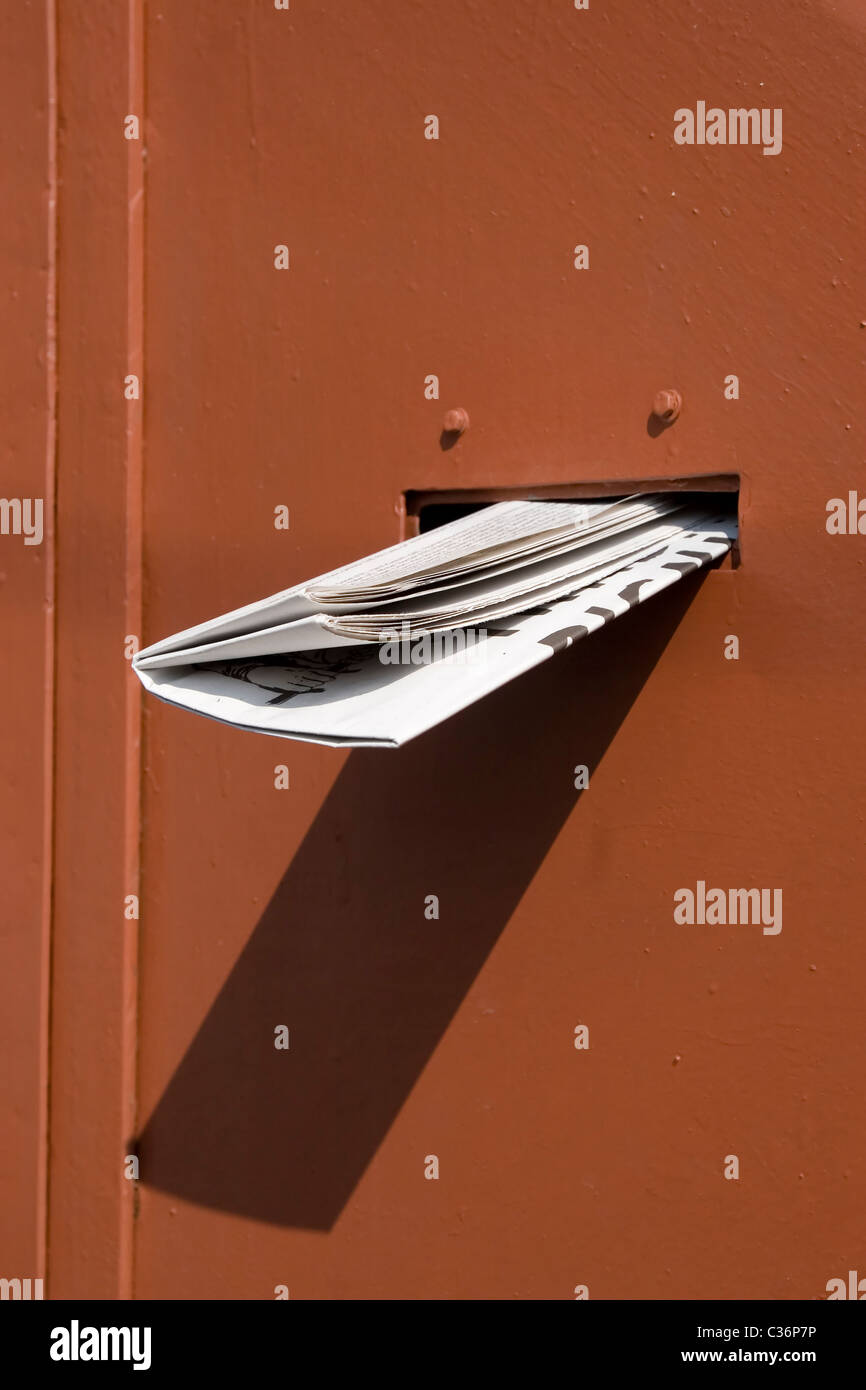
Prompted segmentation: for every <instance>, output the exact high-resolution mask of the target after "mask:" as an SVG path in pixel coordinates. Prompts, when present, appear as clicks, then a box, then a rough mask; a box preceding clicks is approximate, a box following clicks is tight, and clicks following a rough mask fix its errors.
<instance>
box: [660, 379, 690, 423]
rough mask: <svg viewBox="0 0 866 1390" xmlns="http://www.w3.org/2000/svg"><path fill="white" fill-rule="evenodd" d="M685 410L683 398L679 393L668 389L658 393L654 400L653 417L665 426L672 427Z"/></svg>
mask: <svg viewBox="0 0 866 1390" xmlns="http://www.w3.org/2000/svg"><path fill="white" fill-rule="evenodd" d="M682 408H683V398H682V396H681V395H680V393H679V391H676V390H674V389H673V387H670V388H668V389H667V390H665V391H656V393H655V397H654V398H653V415H654V416H655V417H656V419H657V420H661V422H662V423H663V424H665V425H672V424H673V422H674V420H675V419H676V418H677V416H678V415H679V413H680V411H681V410H682Z"/></svg>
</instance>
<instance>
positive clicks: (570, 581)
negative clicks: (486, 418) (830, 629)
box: [133, 494, 736, 748]
mask: <svg viewBox="0 0 866 1390" xmlns="http://www.w3.org/2000/svg"><path fill="white" fill-rule="evenodd" d="M735 536H736V520H735V518H733V517H731V516H729V515H727V514H724V513H721V512H718V513H717V512H716V511H714V510H713V509H712V508H708V507H707V506H700V505H695V504H694V503H693V502H692V503H686V504H684V503H683V501H682V500H681V499H678V498H676V497H675V496H671V495H670V494H654V495H650V496H644V497H640V498H624V499H619V500H617V501H613V502H610V501H606V502H594V503H559V502H554V503H547V502H518V503H501V504H497V505H494V506H491V507H489V508H485V509H484V510H483V511H481V512H476V513H473V514H472V515H471V516H468V517H464V518H462V519H461V520H459V521H456V522H451V523H450V524H449V525H447V526H443V527H440V528H438V529H437V530H435V531H431V532H428V533H426V534H424V535H422V536H419V537H414V538H413V539H412V540H409V541H404V542H402V543H401V544H400V545H397V546H391V547H389V548H388V549H387V550H384V551H380V552H378V553H377V554H375V555H372V556H368V557H365V558H364V559H362V560H360V561H356V562H353V563H352V564H350V565H346V566H343V567H342V568H340V569H337V570H333V571H330V572H329V573H328V574H325V575H321V576H319V577H318V578H317V579H314V580H310V581H307V582H306V583H304V584H301V585H298V586H296V587H295V588H292V589H287V590H284V591H282V592H281V593H279V594H275V595H272V596H271V597H270V598H267V599H264V600H261V601H260V602H259V603H255V604H250V605H248V606H247V607H245V608H241V609H235V610H234V611H233V612H231V613H227V614H224V615H222V616H221V617H218V618H215V619H213V620H211V621H210V622H206V623H202V624H200V625H199V626H198V627H195V628H189V629H186V630H185V631H183V632H180V633H176V634H175V635H174V636H172V637H170V638H167V639H165V640H164V641H162V642H158V643H155V644H154V645H153V646H150V647H148V648H146V649H145V650H143V651H142V652H140V653H139V654H138V655H137V656H136V657H135V658H134V661H133V667H134V669H135V671H136V672H137V674H138V677H139V679H140V680H141V682H142V684H143V685H144V687H145V688H146V689H147V690H149V691H150V692H151V693H153V694H154V695H156V696H158V697H159V698H160V699H162V700H165V701H167V702H168V703H170V704H174V705H178V706H180V707H181V708H183V709H187V710H191V711H193V712H195V713H198V714H204V715H207V716H208V717H210V718H212V719H217V720H220V721H222V722H224V723H227V724H231V725H234V726H235V727H237V728H242V729H250V730H253V731H255V732H258V733H267V734H273V735H276V736H279V737H284V738H294V739H300V740H302V741H306V742H313V743H323V744H327V745H330V746H334V747H342V746H349V747H363V746H370V747H392V748H394V747H399V746H400V745H401V744H403V743H406V742H407V741H408V740H410V739H412V738H415V737H417V735H419V734H421V733H423V732H425V731H426V730H427V729H430V728H432V727H433V726H434V725H436V724H438V723H440V722H441V721H442V720H444V719H447V718H449V717H450V716H451V715H453V714H456V713H457V712H458V711H459V710H461V709H465V708H466V707H467V706H468V705H471V704H473V703H474V702H475V701H476V700H479V699H481V698H482V697H483V696H484V695H487V694H489V693H490V692H491V691H493V690H496V689H497V688H498V687H499V686H501V685H504V684H506V683H507V682H508V681H511V680H514V679H515V678H516V677H517V676H519V675H522V674H523V673H524V672H525V671H528V670H530V669H531V668H532V667H534V666H537V665H538V664H539V663H540V662H542V661H545V660H548V659H549V658H550V657H551V656H553V655H554V653H555V652H557V651H559V650H560V649H561V648H563V647H565V646H569V645H571V643H573V642H575V641H577V640H578V639H579V638H581V637H583V636H586V635H587V634H589V633H591V632H593V631H595V630H596V629H597V628H599V627H602V626H603V625H604V624H605V623H607V622H609V621H611V620H612V619H614V618H616V617H618V616H620V615H621V614H622V613H625V612H627V611H628V610H629V609H630V608H632V607H634V606H635V605H636V604H639V603H642V602H644V600H645V599H647V598H650V597H651V596H652V595H653V594H656V593H658V592H660V591H661V590H663V589H665V588H667V587H668V586H669V585H671V584H673V583H676V581H677V580H678V579H679V578H681V576H682V575H684V574H686V573H689V572H691V571H693V570H695V569H697V568H700V567H701V566H704V565H708V564H711V563H713V562H714V561H716V560H718V559H720V558H721V557H722V556H723V555H724V554H725V552H726V551H727V550H728V549H729V548H730V546H731V544H732V542H733V540H734V538H735Z"/></svg>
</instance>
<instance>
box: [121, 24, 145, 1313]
mask: <svg viewBox="0 0 866 1390" xmlns="http://www.w3.org/2000/svg"><path fill="white" fill-rule="evenodd" d="M128 25H129V32H128V46H129V103H128V111H129V113H131V114H134V115H137V116H138V118H139V132H140V139H139V140H131V141H130V142H129V148H128V152H127V161H128V162H127V276H128V282H127V361H128V366H127V372H128V373H130V374H134V375H135V376H137V377H138V380H139V383H140V388H139V389H140V398H139V400H138V401H136V402H131V403H130V404H131V408H130V409H129V410H128V412H127V416H126V518H125V527H126V535H125V569H124V579H125V596H124V603H125V614H126V631H127V633H129V634H135V635H136V636H138V637H139V638H140V637H141V616H142V483H143V478H142V469H143V425H142V418H143V411H144V400H145V395H146V391H147V383H146V382H145V381H144V168H145V159H146V140H147V132H146V129H145V113H144V101H145V91H144V0H128ZM124 719H125V738H124V747H125V766H124V791H123V801H124V826H123V853H124V882H125V883H126V884H128V885H129V888H128V891H129V892H133V893H135V894H136V896H137V897H138V898H139V905H140V902H141V885H140V868H141V854H140V836H141V686H140V685H139V683H138V681H137V679H136V678H135V676H134V675H133V673H132V671H131V670H130V672H129V679H128V681H127V685H126V695H125V710H124ZM140 910H141V909H140V906H139V912H140ZM139 930H140V922H139V919H138V918H135V919H133V920H131V921H127V922H126V923H125V936H124V944H123V970H122V979H123V1017H122V1049H123V1057H122V1077H121V1087H122V1092H121V1093H122V1101H123V1106H124V1122H125V1125H126V1131H127V1134H128V1136H129V1140H130V1151H132V1139H133V1136H134V1135H135V1131H136V1122H137V1057H138V955H139ZM125 1188H126V1191H125V1194H124V1201H123V1207H122V1211H123V1217H122V1221H121V1229H120V1242H121V1245H120V1251H119V1260H118V1284H119V1288H118V1296H119V1297H120V1298H123V1299H129V1298H132V1297H133V1293H134V1238H135V1216H136V1209H135V1208H136V1197H137V1189H136V1187H135V1186H134V1184H132V1183H126V1184H125Z"/></svg>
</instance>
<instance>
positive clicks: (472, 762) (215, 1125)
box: [137, 575, 703, 1230]
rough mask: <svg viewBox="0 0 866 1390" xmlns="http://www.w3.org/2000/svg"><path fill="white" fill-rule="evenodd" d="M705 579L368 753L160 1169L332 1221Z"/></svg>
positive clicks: (166, 1175) (204, 1042) (264, 945)
mask: <svg viewBox="0 0 866 1390" xmlns="http://www.w3.org/2000/svg"><path fill="white" fill-rule="evenodd" d="M702 578H703V576H701V575H695V576H690V577H688V578H686V579H684V580H682V581H681V582H680V583H678V584H676V585H675V586H674V587H673V588H672V589H670V590H668V591H667V592H666V593H665V594H662V595H660V596H659V597H657V598H654V599H652V600H651V601H649V602H648V603H646V604H645V605H643V606H642V607H641V608H640V609H639V610H636V611H633V612H631V613H628V614H626V615H625V616H624V617H623V618H620V619H618V620H617V621H616V622H615V623H612V624H611V625H610V626H608V627H605V628H604V629H602V631H600V632H598V633H596V634H594V635H593V636H591V637H589V638H587V639H585V640H584V641H581V642H579V643H578V644H577V645H576V646H575V647H573V648H571V649H569V650H567V651H564V652H561V653H559V654H558V655H556V656H554V657H553V658H552V659H551V660H549V661H547V662H545V663H544V665H543V666H541V667H540V668H538V669H536V670H535V671H533V672H531V673H530V674H528V675H526V676H523V677H522V678H521V679H519V680H517V681H515V682H514V683H512V684H511V685H509V686H507V687H505V688H504V689H503V690H500V691H498V692H496V693H495V694H493V695H491V696H488V697H487V699H485V700H483V701H481V703H480V704H477V705H475V706H474V707H472V708H471V709H469V710H466V711H464V712H463V713H462V714H460V715H458V716H456V717H455V718H453V719H451V720H449V721H447V722H446V723H445V724H443V725H441V726H440V727H439V728H437V729H433V730H432V731H431V732H430V733H428V734H426V735H424V736H423V737H421V738H420V739H417V740H416V741H415V742H413V743H411V744H408V745H407V746H406V747H404V748H402V749H399V750H374V749H370V750H366V749H364V750H357V751H356V752H354V753H353V754H352V755H351V757H350V758H349V760H348V761H347V763H346V765H345V767H344V768H343V770H342V771H341V773H340V775H339V777H338V778H337V781H336V782H335V784H334V786H333V788H332V790H331V792H330V794H329V795H328V797H327V799H326V801H325V802H324V804H323V806H322V808H321V810H320V812H319V814H318V816H317V817H316V820H315V822H314V823H313V825H312V826H311V828H310V830H309V832H308V834H307V836H306V838H305V839H304V841H303V843H302V845H301V847H300V848H299V850H298V852H297V853H296V855H295V857H294V859H293V860H292V862H291V863H290V864H289V866H288V868H287V869H286V872H285V874H284V875H283V878H282V880H281V882H280V884H279V886H278V887H277V889H276V891H275V893H274V895H273V897H272V899H271V901H270V903H269V904H268V906H267V908H266V909H265V911H264V913H263V914H262V917H261V920H260V921H259V923H258V925H257V926H256V928H255V931H254V932H253V934H252V936H251V937H250V940H249V942H248V944H247V946H246V947H245V948H244V951H243V953H242V955H241V956H240V958H239V960H238V963H237V965H236V966H235V969H234V970H233V972H232V974H231V976H230V977H229V979H228V980H227V981H226V984H225V985H224V987H223V989H222V990H221V992H220V994H219V995H218V997H217V999H216V1000H215V1002H214V1004H213V1006H212V1007H211V1009H210V1011H209V1013H208V1014H207V1016H206V1018H205V1019H204V1022H203V1023H202V1025H201V1027H200V1029H199V1031H198V1033H197V1035H196V1037H195V1038H194V1040H193V1042H192V1043H191V1044H190V1047H189V1049H188V1051H187V1053H186V1055H185V1056H184V1057H183V1059H182V1061H181V1062H180V1065H179V1067H178V1069H177V1071H176V1073H175V1075H174V1076H173V1078H172V1080H171V1081H170V1083H169V1085H168V1087H167V1088H166V1091H165V1093H164V1094H163V1096H162V1097H161V1099H160V1101H159V1102H158V1104H157V1106H156V1108H155V1110H154V1112H153V1114H152V1115H151V1117H150V1119H149V1120H148V1121H147V1124H146V1125H145V1127H144V1129H143V1131H142V1133H141V1135H140V1136H139V1139H138V1144H137V1151H138V1153H139V1155H140V1157H141V1171H142V1177H143V1180H144V1181H145V1182H146V1183H148V1184H149V1185H150V1186H153V1187H156V1188H159V1189H162V1190H164V1191H167V1192H171V1193H174V1194H176V1195H178V1196H181V1197H184V1198H186V1199H188V1200H190V1201H193V1202H198V1203H201V1204H203V1205H205V1206H209V1207H215V1208H218V1209H220V1210H223V1211H227V1212H234V1213H237V1214H239V1215H243V1216H247V1217H252V1218H254V1219H257V1220H260V1221H266V1222H271V1223H275V1224H279V1225H287V1226H295V1227H304V1228H308V1229H314V1230H328V1229H330V1227H332V1226H333V1224H334V1222H335V1221H336V1219H337V1217H338V1216H339V1214H340V1212H341V1210H342V1209H343V1207H344V1205H345V1203H346V1201H347V1200H348V1198H349V1197H350V1195H351V1193H352V1191H353V1189H354V1188H355V1186H356V1184H357V1183H358V1181H359V1179H360V1177H361V1175H362V1173H363V1172H364V1169H365V1168H366V1166H367V1164H368V1163H369V1162H370V1160H371V1158H372V1157H373V1155H374V1154H375V1152H376V1149H377V1148H378V1146H379V1145H380V1144H381V1142H382V1140H383V1139H384V1137H385V1135H386V1134H387V1132H388V1129H389V1127H390V1125H391V1123H392V1121H393V1119H394V1117H395V1115H396V1114H397V1111H398V1110H399V1109H400V1107H401V1106H402V1105H403V1103H404V1101H405V1100H406V1097H407V1096H408V1094H409V1092H410V1091H411V1089H412V1086H413V1085H414V1083H415V1081H416V1079H417V1078H418V1076H419V1074H420V1072H421V1070H422V1069H423V1067H424V1066H425V1064H426V1063H427V1061H428V1059H429V1058H430V1056H431V1054H432V1053H433V1051H434V1050H435V1048H436V1045H437V1043H438V1042H439V1040H440V1038H441V1037H442V1035H443V1033H444V1032H445V1030H446V1029H447V1027H448V1024H449V1022H450V1020H451V1019H452V1017H453V1016H454V1014H455V1012H456V1010H457V1009H458V1007H459V1006H460V1003H461V1001H462V1000H463V998H464V997H465V995H466V992H467V990H468V989H469V987H470V985H471V984H472V981H473V980H474V979H475V977H476V976H477V974H478V972H479V971H480V969H481V968H482V966H483V964H484V961H485V959H486V958H487V956H488V954H489V953H490V951H491V949H492V948H493V946H494V945H495V943H496V941H497V939H498V937H499V935H500V933H501V932H502V931H503V929H504V928H505V927H506V925H507V923H508V920H509V918H510V917H511V914H512V913H513V911H514V909H515V907H516V906H517V904H518V903H519V901H520V899H521V897H522V895H523V894H524V892H525V891H526V889H527V887H528V885H529V883H530V882H531V880H532V878H533V876H534V874H535V873H536V871H537V870H538V868H539V866H540V865H541V863H542V862H543V860H544V857H545V855H546V853H547V851H548V849H549V847H550V845H551V844H552V842H553V840H554V839H555V837H556V835H557V833H558V832H559V830H560V829H561V827H562V825H563V823H564V822H565V820H566V819H567V817H568V816H569V814H570V813H571V812H572V811H573V810H574V807H575V803H576V801H578V800H579V797H580V793H578V792H576V791H575V789H574V777H573V771H572V769H573V768H574V766H575V764H577V763H586V764H587V765H588V766H589V768H590V771H591V772H592V771H593V769H595V768H596V767H597V766H598V763H599V761H600V760H601V758H602V757H603V755H604V752H605V750H606V749H607V747H608V745H609V744H610V742H611V740H612V739H613V737H614V735H615V734H616V731H617V729H618V728H619V726H620V724H621V723H622V721H623V720H624V718H625V716H626V715H627V713H628V711H629V709H630V708H631V706H632V704H633V703H634V701H635V699H636V697H637V695H638V694H639V692H640V690H641V687H642V686H643V685H644V683H645V681H646V680H647V678H648V677H649V675H650V673H651V671H652V670H653V667H654V666H655V664H656V662H657V661H658V659H659V657H660V656H661V654H662V652H663V651H664V648H665V646H666V644H667V642H668V640H669V639H670V637H671V635H672V634H673V632H674V631H675V629H676V627H677V625H678V623H679V622H680V620H681V618H682V616H683V614H684V612H685V610H686V609H687V607H688V605H689V603H690V602H691V600H692V599H693V598H694V595H695V593H696V592H697V589H698V587H699V586H700V583H701V582H702ZM576 833H579V830H578V831H576ZM433 893H435V894H437V895H438V897H439V902H440V914H441V915H440V917H439V919H438V920H436V921H431V920H427V919H426V918H425V915H424V903H425V898H426V897H427V895H428V894H433ZM569 911H573V913H574V919H575V920H574V928H575V931H580V905H579V903H572V904H571V905H570V906H569ZM280 1023H285V1024H286V1025H287V1026H288V1027H289V1029H290V1032H291V1050H290V1051H289V1052H288V1053H286V1052H279V1051H276V1050H275V1048H274V1046H273V1037H274V1027H275V1026H276V1025H277V1024H280ZM203 1156H206V1161H203Z"/></svg>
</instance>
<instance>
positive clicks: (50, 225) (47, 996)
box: [36, 0, 58, 1296]
mask: <svg viewBox="0 0 866 1390" xmlns="http://www.w3.org/2000/svg"><path fill="white" fill-rule="evenodd" d="M45 31H46V56H47V97H48V131H47V136H48V148H47V151H46V163H47V170H46V173H47V179H46V182H47V204H46V227H45V243H46V264H47V268H46V283H45V403H46V410H45V483H44V487H45V499H44V514H45V542H46V544H45V580H44V584H45V588H44V591H43V599H44V643H45V677H44V679H45V690H44V701H43V732H42V816H43V820H42V912H41V927H40V930H41V938H42V940H41V964H40V972H41V979H40V989H39V1009H40V1015H41V1016H40V1021H39V1075H40V1078H41V1094H40V1097H39V1148H38V1160H37V1161H38V1163H39V1172H38V1175H37V1177H38V1183H37V1190H38V1198H37V1209H36V1248H37V1250H38V1260H39V1268H38V1275H39V1277H40V1278H42V1279H44V1280H45V1281H46V1285H48V1151H49V1144H50V1140H51V1135H50V1128H49V1124H50V1097H51V1048H50V1040H51V944H52V921H53V906H54V904H53V891H52V885H53V882H54V790H55V783H54V764H55V738H54V733H55V717H56V708H55V698H56V680H55V657H56V648H57V642H56V633H55V624H56V621H57V574H56V564H55V558H56V557H55V536H56V530H57V120H58V102H57V89H58V72H57V5H56V0H45ZM50 1292H51V1291H50V1286H48V1293H49V1296H50Z"/></svg>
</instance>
